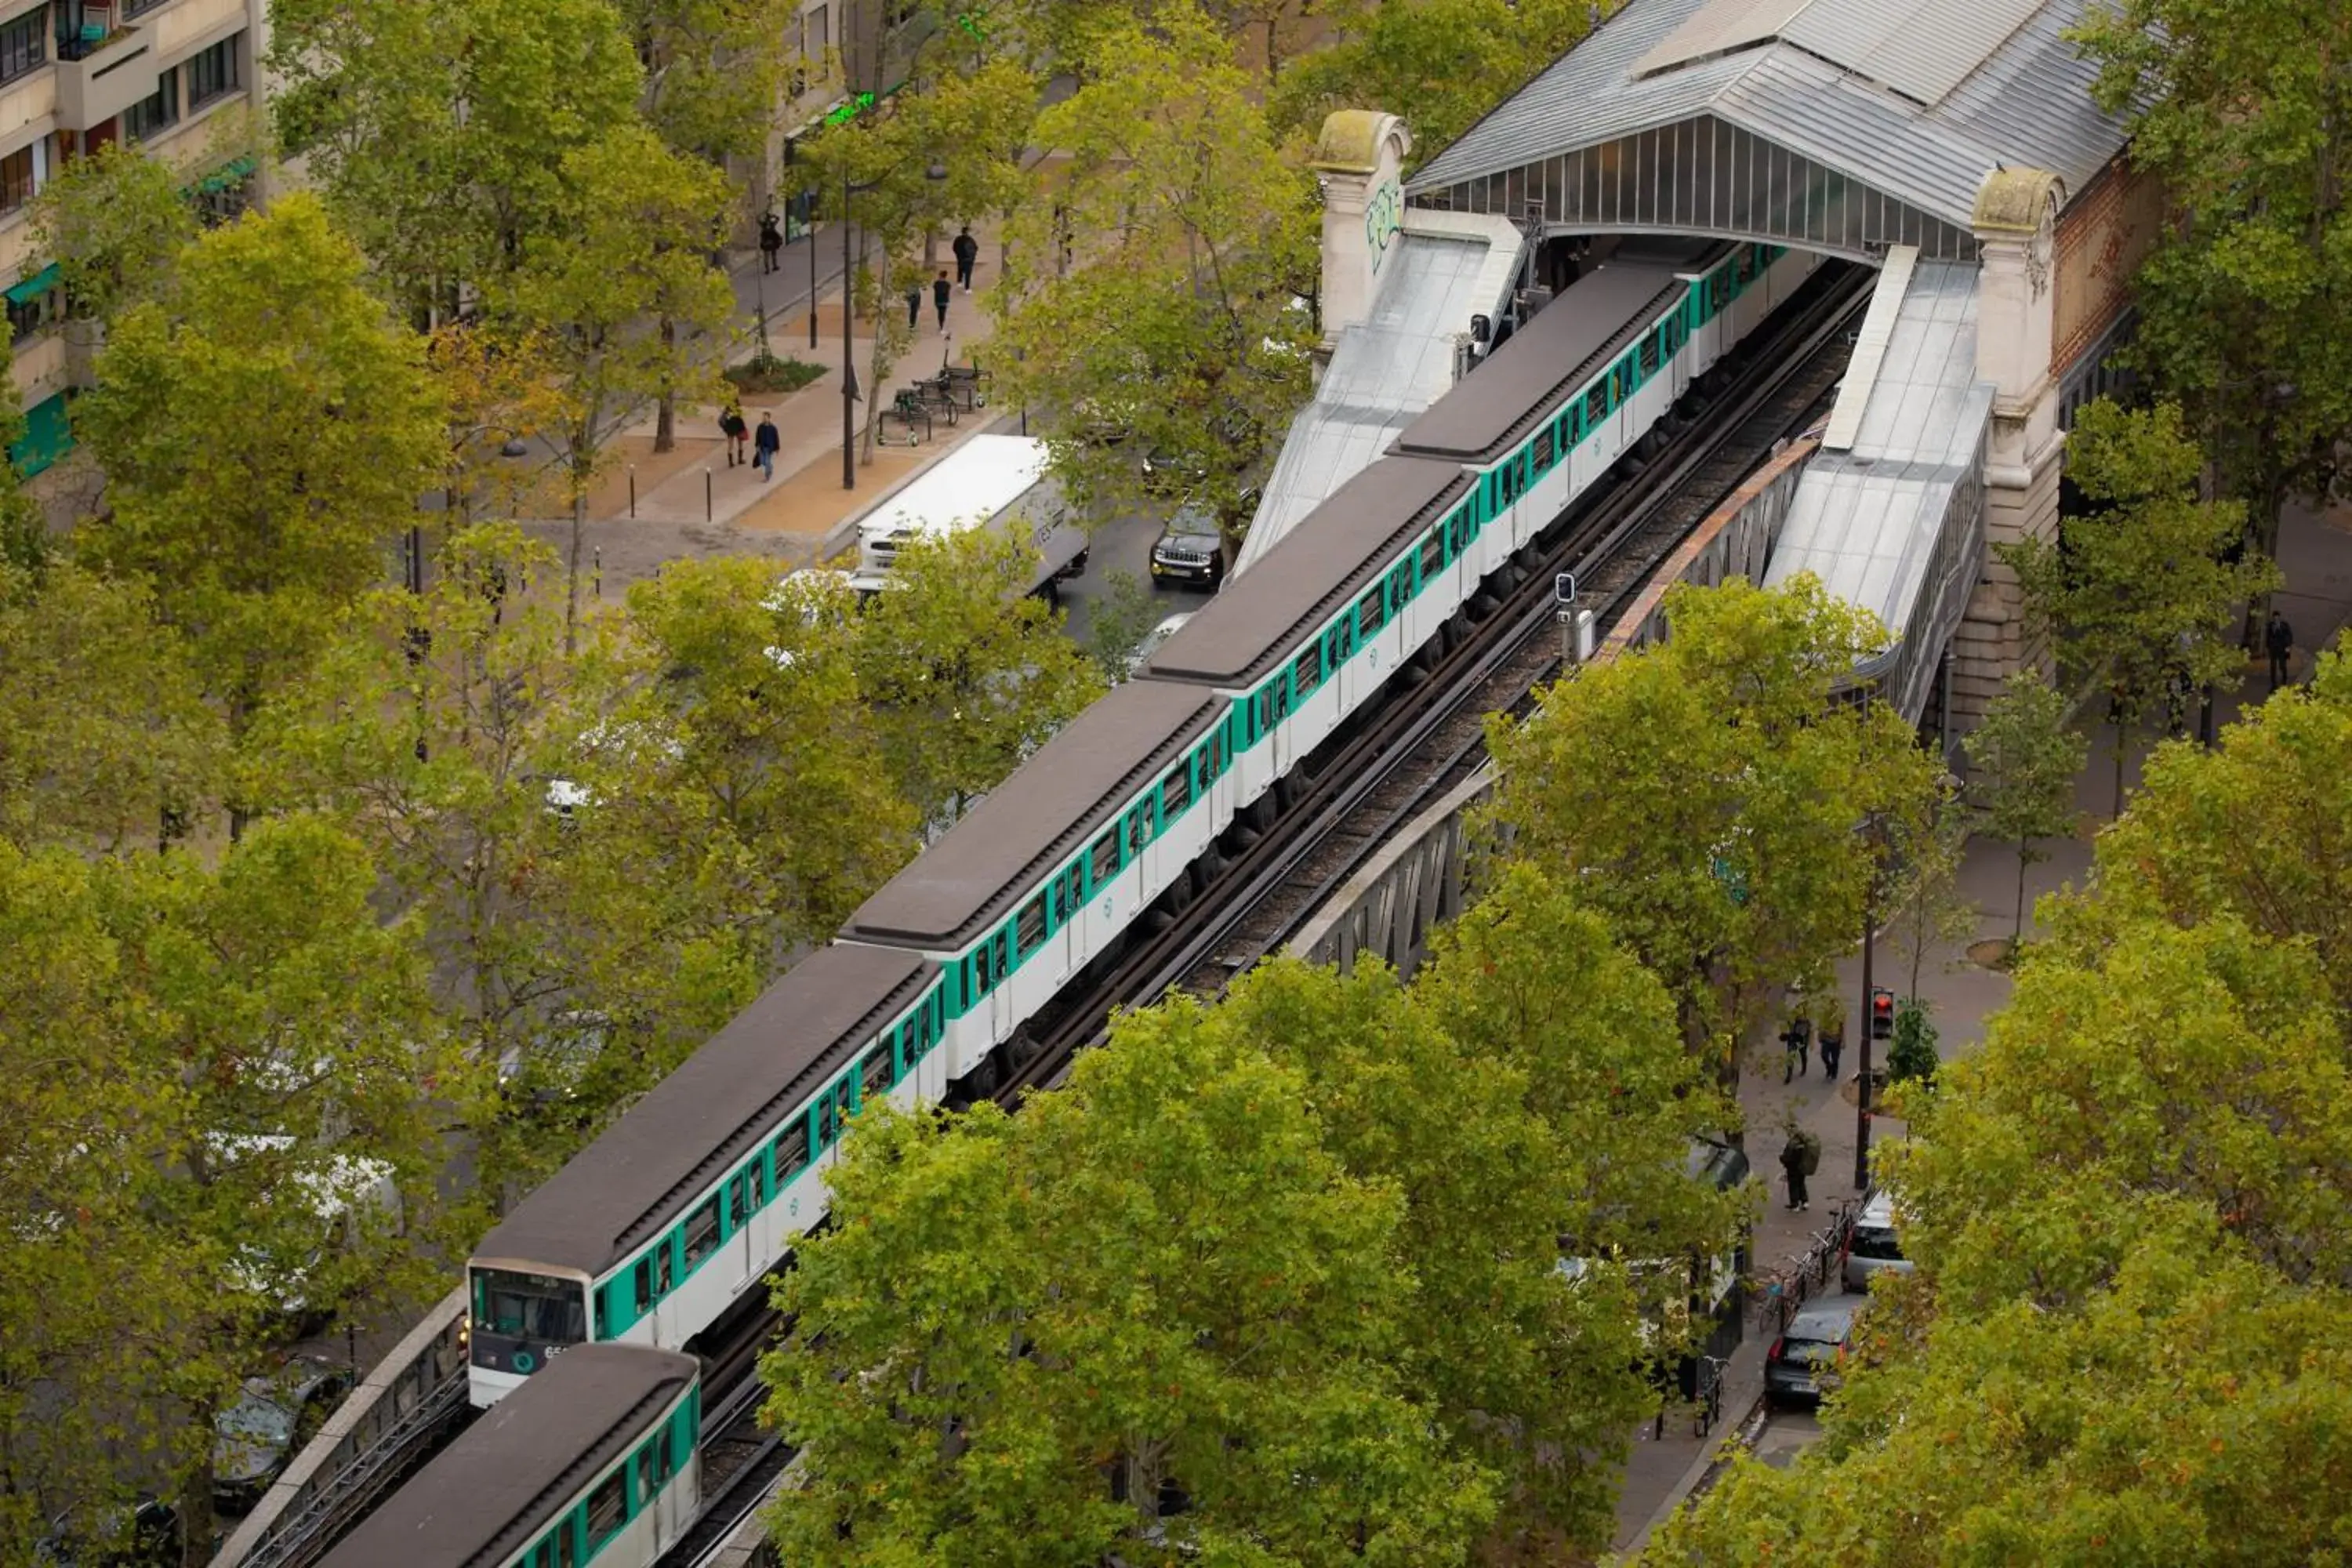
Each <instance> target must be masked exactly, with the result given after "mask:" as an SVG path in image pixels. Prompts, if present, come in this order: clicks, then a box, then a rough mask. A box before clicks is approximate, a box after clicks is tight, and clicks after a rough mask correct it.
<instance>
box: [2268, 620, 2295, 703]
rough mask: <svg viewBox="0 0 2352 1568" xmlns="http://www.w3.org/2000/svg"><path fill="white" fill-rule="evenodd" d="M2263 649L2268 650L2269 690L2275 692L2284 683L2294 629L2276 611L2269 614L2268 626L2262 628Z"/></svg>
mask: <svg viewBox="0 0 2352 1568" xmlns="http://www.w3.org/2000/svg"><path fill="white" fill-rule="evenodd" d="M2263 647H2265V648H2267V649H2269V650H2270V656H2271V689H2272V690H2273V691H2276V690H2277V689H2279V688H2280V687H2281V686H2282V685H2284V683H2285V681H2286V661H2287V656H2288V655H2289V654H2291V653H2293V652H2294V627H2293V626H2288V625H2287V624H2286V617H2285V616H2282V615H2280V614H2279V613H2278V612H2277V611H2276V610H2273V611H2272V612H2271V618H2270V624H2269V625H2267V626H2264V627H2263Z"/></svg>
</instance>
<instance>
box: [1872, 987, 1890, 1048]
mask: <svg viewBox="0 0 2352 1568" xmlns="http://www.w3.org/2000/svg"><path fill="white" fill-rule="evenodd" d="M1870 1037H1871V1038H1872V1039H1874V1040H1891V1039H1893V1038H1894V1037H1895V993H1894V992H1892V991H1889V990H1888V989H1887V988H1886V987H1885V986H1884V985H1874V986H1872V987H1871V989H1870Z"/></svg>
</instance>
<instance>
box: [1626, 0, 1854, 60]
mask: <svg viewBox="0 0 2352 1568" xmlns="http://www.w3.org/2000/svg"><path fill="white" fill-rule="evenodd" d="M1808 5H1811V0H1706V4H1705V5H1701V6H1700V7H1699V8H1698V9H1697V10H1696V11H1694V12H1692V13H1691V14H1690V15H1689V16H1686V17H1685V18H1684V19H1683V21H1682V23H1681V25H1680V26H1676V27H1675V30H1674V31H1673V32H1671V33H1668V34H1667V35H1666V36H1665V37H1664V38H1662V39H1660V40H1659V41H1658V42H1657V43H1656V44H1655V45H1654V46H1653V47H1651V48H1650V49H1649V50H1648V51H1647V52H1646V53H1644V54H1643V56H1642V58H1640V59H1638V60H1635V61H1634V62H1633V74H1634V75H1635V76H1648V75H1650V74H1652V73H1653V72H1655V71H1662V70H1671V69H1673V68H1675V67H1676V66H1682V65H1688V64H1690V63H1691V62H1692V61H1694V60H1703V59H1706V58H1708V57H1710V56H1713V55H1721V54H1728V53H1730V52H1731V51H1732V50H1734V49H1743V48H1748V47H1752V46H1754V45H1757V44H1761V43H1767V42H1769V41H1770V40H1771V39H1773V38H1776V37H1780V33H1781V30H1782V29H1783V28H1785V27H1787V26H1789V24H1790V23H1791V22H1793V21H1795V20H1796V19H1797V18H1798V17H1799V16H1802V15H1803V14H1804V12H1805V8H1806V7H1807V6H1808Z"/></svg>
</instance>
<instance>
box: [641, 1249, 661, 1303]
mask: <svg viewBox="0 0 2352 1568" xmlns="http://www.w3.org/2000/svg"><path fill="white" fill-rule="evenodd" d="M659 1299H660V1298H658V1297H656V1295H655V1294H654V1255H653V1254H652V1253H650V1252H648V1253H646V1255H645V1256H644V1257H643V1258H638V1259H637V1310H638V1311H640V1312H642V1311H644V1310H646V1308H647V1307H650V1306H652V1305H653V1304H654V1302H655V1301H656V1300H659Z"/></svg>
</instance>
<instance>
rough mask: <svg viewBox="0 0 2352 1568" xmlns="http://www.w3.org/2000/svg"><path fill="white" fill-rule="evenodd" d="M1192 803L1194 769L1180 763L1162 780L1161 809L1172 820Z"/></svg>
mask: <svg viewBox="0 0 2352 1568" xmlns="http://www.w3.org/2000/svg"><path fill="white" fill-rule="evenodd" d="M1188 805H1192V769H1191V767H1189V766H1187V765H1182V764H1180V765H1178V766H1177V767H1174V768H1172V769H1171V770H1169V773H1168V776H1167V777H1166V778H1164V779H1161V780H1160V811H1161V812H1162V813H1163V814H1164V816H1166V817H1167V818H1169V819H1171V820H1172V819H1173V818H1175V817H1176V816H1179V815H1181V813H1182V812H1183V810H1184V808H1185V807H1186V806H1188Z"/></svg>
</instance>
